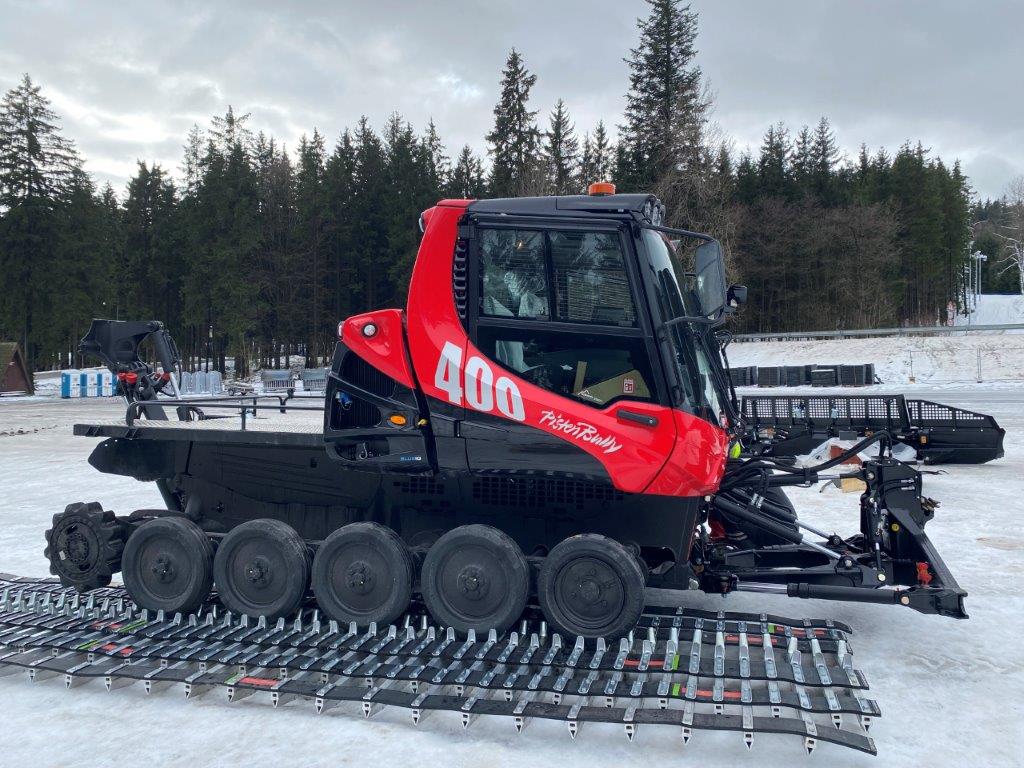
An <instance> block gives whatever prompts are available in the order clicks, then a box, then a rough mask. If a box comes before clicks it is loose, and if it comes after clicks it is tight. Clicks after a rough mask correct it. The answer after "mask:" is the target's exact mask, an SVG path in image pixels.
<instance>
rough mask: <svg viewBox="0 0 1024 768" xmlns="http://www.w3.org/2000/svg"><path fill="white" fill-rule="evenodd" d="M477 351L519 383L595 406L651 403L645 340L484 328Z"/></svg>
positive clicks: (483, 326) (523, 328)
mask: <svg viewBox="0 0 1024 768" xmlns="http://www.w3.org/2000/svg"><path fill="white" fill-rule="evenodd" d="M477 336H478V339H477V346H478V347H479V348H480V351H481V352H483V353H484V354H485V355H486V356H487V357H489V358H490V359H491V360H494V361H495V362H496V363H498V364H499V365H502V366H504V367H505V368H508V369H509V370H510V371H512V372H513V373H515V374H516V375H517V376H518V377H519V378H521V379H525V380H526V381H529V382H530V383H532V384H535V385H537V386H538V387H542V388H544V389H547V390H549V391H551V392H554V393H555V394H556V395H562V396H563V397H571V398H574V399H576V400H580V401H582V402H584V403H587V404H589V405H593V406H598V407H601V406H605V405H607V404H608V403H610V402H612V401H614V400H618V399H621V398H626V399H631V400H650V399H652V398H653V393H652V391H651V387H652V383H653V379H652V376H651V370H650V365H649V363H648V358H647V353H646V351H645V349H644V342H643V339H642V338H640V337H624V336H604V335H600V334H595V333H565V332H559V331H545V330H541V329H539V328H536V327H533V326H527V325H526V324H524V326H523V327H522V328H514V329H513V328H498V327H491V326H487V325H486V324H482V325H481V326H480V327H479V328H478V329H477Z"/></svg>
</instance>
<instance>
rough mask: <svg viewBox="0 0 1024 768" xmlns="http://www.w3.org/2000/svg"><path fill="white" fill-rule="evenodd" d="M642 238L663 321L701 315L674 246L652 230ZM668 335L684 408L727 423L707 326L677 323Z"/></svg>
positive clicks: (718, 367)
mask: <svg viewBox="0 0 1024 768" xmlns="http://www.w3.org/2000/svg"><path fill="white" fill-rule="evenodd" d="M641 237H642V238H643V242H644V245H645V246H646V248H645V250H646V251H647V257H648V259H649V261H650V267H651V269H652V270H653V271H654V276H655V285H656V298H657V302H658V304H659V307H660V310H661V317H662V320H663V321H665V320H671V319H674V318H678V317H697V316H700V315H702V311H701V309H700V307H699V305H698V302H697V299H696V297H695V296H694V294H693V292H692V291H690V290H685V289H684V288H683V286H687V285H688V284H689V283H690V282H691V281H689V280H687V275H686V272H685V271H684V269H683V267H682V265H681V264H680V258H679V253H678V251H677V250H676V247H675V245H674V244H673V243H672V242H671V241H670V240H669V239H668V238H667V237H666V236H665V235H664V234H663V233H661V232H657V231H655V230H651V229H642V230H641ZM691 255H692V254H691ZM669 334H670V336H671V338H672V347H673V358H674V360H673V362H674V364H675V368H676V373H677V375H678V379H679V381H680V383H681V385H682V388H683V391H684V394H685V400H686V401H687V404H688V405H689V406H690V407H691V408H692V409H693V410H695V411H697V412H701V411H703V414H702V415H704V416H705V418H707V420H708V421H712V422H714V423H715V424H719V425H722V424H723V422H724V421H726V420H727V418H726V415H727V412H726V409H725V403H726V402H727V401H728V397H727V395H726V393H725V389H724V384H723V382H724V376H723V375H722V372H721V361H720V360H719V358H718V346H717V343H713V341H714V340H713V338H712V331H711V328H710V326H708V325H697V324H695V323H677V324H674V325H672V326H670V329H669ZM687 352H690V354H689V355H687Z"/></svg>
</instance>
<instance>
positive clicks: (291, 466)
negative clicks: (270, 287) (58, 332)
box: [48, 195, 966, 618]
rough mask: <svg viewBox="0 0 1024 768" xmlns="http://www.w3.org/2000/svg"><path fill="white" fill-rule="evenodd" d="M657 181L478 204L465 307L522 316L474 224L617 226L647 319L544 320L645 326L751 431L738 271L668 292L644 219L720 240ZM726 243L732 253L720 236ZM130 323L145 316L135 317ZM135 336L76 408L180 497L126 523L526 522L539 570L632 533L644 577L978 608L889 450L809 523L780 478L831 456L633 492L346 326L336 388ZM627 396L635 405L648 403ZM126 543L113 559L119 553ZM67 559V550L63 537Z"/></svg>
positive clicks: (683, 377)
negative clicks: (183, 393) (274, 420)
mask: <svg viewBox="0 0 1024 768" xmlns="http://www.w3.org/2000/svg"><path fill="white" fill-rule="evenodd" d="M652 201H654V199H653V198H652V197H649V196H644V195H619V196H612V197H610V198H594V199H592V200H590V201H588V200H586V198H582V199H581V198H537V199H523V200H512V201H507V200H499V201H480V202H478V203H473V204H471V206H469V208H468V209H467V210H468V213H467V214H466V218H465V219H464V220H463V221H464V223H460V225H459V240H457V241H456V257H455V266H454V275H453V278H452V280H453V286H454V288H453V290H454V291H455V295H456V297H457V299H458V302H459V307H460V310H459V311H460V312H461V313H463V314H462V317H461V320H462V322H463V324H464V325H465V327H466V329H467V331H468V332H469V333H470V334H471V339H473V340H474V341H475V340H477V338H478V337H477V336H475V335H473V334H476V333H478V331H479V330H480V329H484V328H497V329H501V328H512V327H514V325H515V324H514V323H512V321H511V320H505V319H502V318H494V317H488V318H483V317H479V316H478V315H477V314H476V313H475V312H474V311H473V309H472V307H473V306H476V305H477V301H476V299H477V296H476V295H475V293H474V291H475V290H476V288H475V287H474V286H476V285H477V284H478V282H479V280H480V277H479V275H478V273H477V272H476V271H475V270H476V267H475V266H474V260H475V258H476V256H475V254H476V251H475V250H474V248H475V246H474V245H473V244H472V237H473V227H474V226H476V225H477V224H480V223H487V224H490V225H491V226H497V225H498V224H500V225H502V226H508V227H511V226H516V225H517V224H519V223H522V224H523V225H524V226H525V225H529V226H531V227H536V228H543V227H545V226H554V225H557V226H558V227H560V228H563V229H569V230H571V229H573V228H581V227H586V228H587V229H588V230H600V231H602V232H612V233H618V235H617V236H618V237H619V238H620V240H621V244H622V248H623V252H624V254H625V256H626V258H625V268H626V270H627V272H628V274H629V281H630V285H631V286H632V289H633V290H634V291H636V293H635V294H634V296H635V305H636V307H637V309H638V317H637V319H636V322H635V323H633V324H632V325H631V326H629V327H625V326H623V327H619V328H616V327H615V326H614V324H611V323H609V324H607V325H602V326H601V327H600V328H599V329H598V330H597V331H595V330H592V329H586V328H583V329H581V328H579V327H562V326H564V325H566V324H560V323H557V322H551V321H550V320H546V319H544V320H539V321H537V322H536V324H535V325H536V327H537V328H538V330H539V332H541V333H544V332H548V330H550V331H551V332H555V331H557V332H559V333H563V334H566V335H568V336H569V337H571V338H573V339H578V341H579V344H580V345H581V346H586V345H587V344H588V343H589V341H588V339H589V338H590V337H593V336H597V335H600V336H601V337H602V338H611V339H613V340H614V343H616V344H633V345H635V346H636V348H638V349H642V350H644V355H645V358H646V360H647V361H649V366H650V370H649V371H646V372H645V373H647V374H649V377H650V378H649V381H650V386H649V389H650V393H651V396H650V399H651V402H652V403H655V404H658V405H663V406H665V407H667V408H672V409H677V410H681V411H685V412H686V413H687V414H689V415H691V416H695V417H697V418H698V419H703V420H704V421H706V422H707V423H710V424H713V425H715V426H716V427H717V426H718V425H719V424H723V425H725V424H728V425H730V429H731V430H732V431H733V433H734V434H735V436H736V437H739V435H741V434H742V433H743V431H744V425H743V418H742V414H741V412H740V409H739V404H738V402H737V401H736V399H735V395H734V393H733V392H732V391H731V386H730V382H729V380H728V374H727V373H726V369H725V367H724V366H723V364H722V359H721V349H720V340H719V339H718V337H716V335H715V327H716V324H717V322H718V321H719V320H720V319H721V318H722V316H724V315H725V314H727V313H728V312H729V311H731V310H732V309H734V308H735V304H736V303H737V301H738V300H739V298H740V297H741V296H742V295H743V290H742V289H741V288H740V287H738V286H737V287H734V288H733V289H730V290H729V294H728V297H729V302H728V304H727V303H726V297H725V295H724V294H725V287H724V285H723V287H722V292H723V297H722V306H720V307H717V308H716V309H715V312H714V313H709V312H707V311H705V310H706V306H705V305H703V304H701V303H700V302H699V301H698V299H697V298H696V296H694V297H689V296H686V297H680V298H678V299H675V300H674V301H675V305H673V300H671V297H669V298H666V296H665V295H661V294H659V290H660V288H659V285H658V284H657V283H656V282H655V279H654V275H655V270H654V269H650V270H648V269H642V268H641V265H642V264H643V263H644V262H643V261H642V260H641V259H642V258H644V257H645V248H646V246H645V245H644V244H643V240H642V236H641V235H642V232H641V230H644V229H646V230H654V231H658V232H662V233H665V234H670V235H673V236H680V237H684V238H685V237H692V238H694V239H696V240H698V241H700V242H702V243H707V242H712V243H713V242H714V241H712V240H711V238H709V237H707V236H705V235H699V234H697V233H690V232H686V231H682V230H668V229H664V228H661V227H660V226H659V225H658V222H659V221H660V216H658V217H652V216H651V213H652V210H653V211H657V209H656V208H653V209H652ZM588 205H589V207H587V206H588ZM467 243H468V244H467ZM716 245H717V244H716ZM460 248H462V251H461V252H460ZM460 253H461V254H462V255H461V256H460ZM717 258H718V263H719V265H721V256H720V253H718V254H717ZM460 259H462V261H461V262H460ZM720 268H721V269H723V273H724V268H722V267H721V266H720ZM460 270H461V272H460ZM460 291H461V298H459V297H460ZM467 306H469V309H468V310H466V307H467ZM711 314H714V315H715V317H709V315H711ZM410 322H411V321H410ZM154 325H155V326H156V327H157V328H160V327H159V324H154ZM100 329H103V330H102V331H101V330H100ZM124 330H125V334H126V335H130V334H129V332H130V331H135V330H137V329H135V328H128V327H125V329H124ZM90 337H92V338H103V339H106V340H107V343H109V344H111V345H115V344H116V343H117V340H118V337H119V333H118V326H117V323H115V322H114V321H101V320H97V321H94V330H93V331H92V332H90ZM133 343H134V346H133V347H132V349H133V350H134V353H133V354H134V358H133V359H132V360H130V361H127V362H126V361H122V360H119V359H115V360H113V362H114V364H115V365H112V366H111V367H112V369H114V370H116V371H117V372H120V373H124V372H125V371H124V369H125V366H128V368H130V370H131V371H132V372H138V373H137V376H138V384H136V385H132V386H129V382H128V381H127V380H122V391H123V394H124V395H125V397H126V400H127V401H128V403H129V405H128V413H127V416H126V419H125V423H123V424H120V423H107V424H78V425H76V426H75V434H77V435H82V436H87V437H102V438H105V440H104V441H103V442H102V443H100V444H99V445H98V446H97V447H96V449H95V450H94V452H93V454H92V456H91V457H90V463H91V464H92V465H93V466H94V467H96V468H97V469H98V470H100V471H101V472H106V473H111V474H119V475H126V476H130V477H135V478H137V479H139V480H143V481H155V482H156V483H157V485H158V486H159V488H160V490H161V493H162V496H163V498H164V501H165V503H166V507H167V509H166V510H156V511H154V510H140V511H139V512H137V513H135V514H133V516H132V517H129V518H125V519H122V518H118V522H117V523H116V525H120V526H122V527H123V528H124V529H125V530H124V531H123V537H124V538H128V537H129V536H130V535H131V534H132V531H133V530H134V529H135V528H137V527H138V526H139V525H143V526H144V524H145V521H146V520H149V519H152V518H153V517H159V516H161V515H171V516H181V517H184V518H187V519H189V520H190V521H192V522H193V523H195V525H197V526H199V527H200V528H201V529H202V531H204V532H205V534H206V535H207V536H208V537H209V539H210V540H211V541H212V543H213V545H214V547H215V548H216V547H218V546H220V544H219V542H222V540H223V539H224V537H226V536H230V534H231V532H232V531H233V530H235V529H238V528H239V527H240V526H242V525H243V524H245V523H247V522H249V521H257V520H265V519H270V520H276V521H281V522H283V523H286V524H287V525H288V526H290V527H291V529H293V530H294V531H295V532H297V533H298V536H299V537H301V540H302V541H303V542H304V544H305V546H306V547H307V548H308V550H310V551H312V552H316V551H317V549H318V547H320V546H321V544H322V542H324V541H325V539H327V538H328V537H329V536H330V535H331V534H332V533H333V532H336V531H338V530H341V529H343V528H345V527H346V526H349V525H350V524H352V523H359V522H373V523H378V524H380V525H382V526H386V527H387V528H388V529H390V530H391V531H393V532H395V533H396V534H397V535H398V536H399V537H400V538H401V540H402V541H403V542H404V545H405V546H406V547H408V548H409V549H410V550H411V552H412V554H413V557H414V558H415V560H416V562H417V564H422V563H423V562H424V561H425V560H426V559H429V556H430V555H429V552H430V551H431V546H432V545H433V544H434V542H435V541H437V540H438V539H439V537H442V538H443V537H444V535H446V534H447V533H449V532H452V531H453V530H455V529H458V528H459V526H463V525H467V524H469V525H480V526H487V527H489V528H491V529H494V530H496V531H499V532H501V534H502V535H503V536H508V537H510V538H511V539H512V540H513V541H514V543H515V545H516V546H517V547H518V548H519V549H520V550H521V551H522V554H524V555H525V556H526V558H527V559H528V560H529V562H530V566H531V568H532V569H533V571H534V576H533V578H532V579H531V583H535V582H536V580H537V578H538V576H537V572H538V569H540V571H541V572H542V571H543V563H544V560H545V558H546V557H547V555H548V554H549V553H551V552H552V551H553V550H555V549H556V548H557V547H558V546H561V545H562V544H564V543H565V542H566V541H567V540H569V539H572V538H573V537H575V536H577V535H578V534H588V535H598V536H603V537H607V538H608V539H611V540H614V541H615V542H618V544H616V546H619V545H621V546H622V547H624V548H625V549H622V550H621V556H622V557H627V558H628V557H629V556H628V555H627V554H626V553H627V552H628V553H631V555H632V558H630V559H631V560H632V559H635V561H636V562H637V563H638V564H639V565H640V567H641V568H642V571H643V573H642V575H641V576H638V577H637V578H640V579H641V581H640V584H641V589H640V591H641V592H642V585H643V584H646V585H647V586H652V587H669V588H676V589H702V590H704V591H707V592H714V593H723V594H724V593H728V592H731V591H734V590H748V591H760V592H775V593H779V594H787V595H790V596H795V597H805V598H806V597H818V598H826V599H842V600H857V601H864V602H877V603H898V604H903V605H907V606H910V607H913V608H915V609H917V610H920V611H923V612H929V613H939V614H942V615H948V616H954V617H958V618H965V617H966V613H965V612H964V609H963V598H964V596H965V595H966V593H965V592H964V591H963V590H961V589H960V588H959V586H958V585H957V584H956V581H955V579H954V578H953V577H952V575H951V574H950V573H949V571H948V570H947V569H946V568H945V566H944V565H943V563H942V561H941V558H939V556H938V554H937V553H936V552H935V550H934V548H933V547H932V545H931V543H930V542H929V540H928V537H927V536H926V535H925V534H924V531H923V527H924V524H925V523H926V522H927V520H928V519H929V518H930V517H931V515H932V512H933V509H934V504H933V503H932V502H931V501H930V500H928V499H927V498H925V497H923V496H922V494H921V480H920V475H919V474H918V473H916V472H915V471H914V470H913V469H911V468H909V467H907V466H905V465H903V464H900V463H899V462H896V461H894V460H892V459H890V458H885V457H884V456H882V455H880V457H879V459H878V460H876V461H872V462H867V463H866V464H865V466H864V467H863V468H862V469H860V470H857V472H856V474H857V475H858V476H859V477H861V479H863V480H864V481H865V483H866V491H865V493H864V494H863V496H862V498H861V504H860V507H861V510H860V517H861V526H860V528H861V530H860V532H859V533H858V534H855V535H854V536H852V537H849V538H845V539H844V538H840V537H839V536H836V535H834V534H827V533H823V532H819V531H815V529H813V528H810V527H809V526H806V525H804V524H803V523H801V522H800V521H799V520H798V519H797V516H796V514H795V512H794V511H793V508H792V505H790V504H789V502H788V500H787V499H786V497H785V494H784V493H783V492H782V488H784V487H785V486H788V485H807V484H809V483H812V482H814V481H816V480H817V479H818V470H820V471H825V470H827V469H830V468H831V467H832V466H834V465H833V464H828V465H822V466H821V467H819V468H812V469H808V470H795V469H792V468H788V467H785V466H780V465H776V464H774V463H773V462H772V461H771V460H770V459H768V458H764V457H744V458H737V459H734V460H731V461H730V462H729V464H728V466H727V467H726V470H725V477H724V478H723V480H722V484H721V487H720V488H718V490H717V492H715V493H712V494H707V495H691V496H680V495H676V496H673V495H654V494H640V493H626V492H623V491H621V490H618V489H617V488H616V486H615V484H613V482H612V481H611V479H610V477H609V473H608V471H607V470H606V466H605V465H602V463H601V462H599V461H598V460H596V459H595V458H594V456H593V455H592V454H591V453H588V452H586V451H584V450H583V449H581V448H579V447H578V446H577V445H574V444H572V443H571V442H569V441H566V440H564V439H560V438H558V437H556V436H553V435H552V434H549V433H547V432H544V431H541V430H539V429H536V428H534V427H532V426H530V425H528V424H524V423H515V422H512V421H510V420H508V419H501V418H498V417H496V416H494V415H490V414H487V413H483V412H478V411H473V410H471V409H469V408H465V407H458V406H453V405H449V404H446V403H443V402H441V401H439V400H438V399H437V398H436V397H427V396H426V395H425V394H424V387H423V386H422V382H419V383H418V384H414V385H413V386H406V385H404V384H402V383H400V382H399V381H397V380H395V379H394V378H392V377H390V376H388V375H386V374H384V373H382V372H381V371H380V370H377V369H376V368H374V367H373V366H371V365H369V364H367V363H366V361H365V360H363V359H362V358H361V357H360V356H359V355H357V354H356V353H355V352H354V351H353V350H352V349H351V348H350V346H349V345H346V344H345V343H344V342H341V343H339V344H338V346H337V349H336V351H335V355H334V359H333V363H332V370H331V373H330V376H329V381H328V387H327V392H326V396H325V398H324V400H323V401H322V403H321V402H318V401H315V400H313V399H305V398H293V399H289V398H278V399H277V402H274V400H273V399H269V400H268V399H266V398H259V397H235V398H219V399H209V400H198V399H194V400H180V399H163V400H161V399H158V395H159V394H160V391H161V389H162V387H160V385H159V381H163V380H165V376H164V374H165V373H166V371H167V370H169V369H170V368H172V367H173V366H174V364H176V360H167V361H162V363H163V365H162V367H163V369H164V370H163V371H161V372H159V373H158V372H153V371H152V369H149V368H148V366H146V365H145V363H143V362H142V360H141V358H139V356H138V341H135V342H133ZM92 351H95V350H92ZM164 351H165V352H166V353H167V354H168V355H170V353H171V349H165V350H164ZM172 356H173V355H172ZM119 378H120V377H119ZM164 409H168V410H170V409H173V410H174V413H175V414H176V416H177V417H178V418H177V420H176V421H171V420H167V419H166V416H165V418H164V419H161V415H164V414H163V410H164ZM309 410H313V411H316V412H320V411H322V417H321V416H320V415H319V414H318V413H314V414H313V415H312V416H310V417H309V418H307V419H306V420H305V421H304V422H302V423H301V424H298V425H297V426H293V427H290V428H288V429H275V430H268V429H266V428H264V426H263V425H261V423H260V420H259V418H258V417H259V416H260V414H261V413H265V412H267V411H270V412H273V413H276V412H278V411H281V412H288V411H291V412H293V413H294V414H296V415H297V416H300V417H301V416H302V415H303V411H309ZM624 410H626V414H625V415H626V417H628V418H633V419H646V418H648V417H646V416H643V414H636V413H633V414H630V413H629V411H628V409H624ZM155 411H159V412H160V414H157V413H155ZM226 415H230V416H231V417H232V418H230V419H229V418H225V416H226ZM236 416H240V417H241V422H240V423H239V422H238V421H236V420H235V417H236ZM313 419H316V420H315V421H314V420H313ZM887 438H888V435H887V433H884V432H880V433H877V434H876V435H875V436H873V437H871V438H868V440H867V441H866V442H865V443H864V444H863V445H861V446H859V448H861V449H864V448H867V447H868V446H869V445H873V444H875V443H877V444H878V445H880V446H882V447H884V446H885V443H886V440H887ZM712 521H718V522H720V523H724V524H727V525H728V526H729V527H730V528H731V529H732V530H734V531H738V532H739V533H741V534H742V535H743V536H744V537H745V539H746V543H745V544H744V545H742V546H737V545H735V542H730V541H726V540H722V539H716V538H715V537H714V536H712V535H711V533H710V532H709V528H708V526H707V525H705V524H709V523H711V522H712ZM108 523H109V524H110V525H115V523H114V522H113V521H111V520H108V521H106V523H105V524H108ZM55 526H56V519H55ZM140 530H141V529H140ZM804 530H811V531H813V532H815V533H816V534H819V535H822V537H823V542H822V543H821V544H817V543H814V542H811V541H809V540H808V539H806V538H805V536H804V534H803V533H802V531H804ZM108 535H109V534H108ZM121 535H122V533H118V534H117V536H121ZM115 538H116V537H115ZM49 551H50V550H48V552H49ZM616 551H620V550H616ZM110 559H111V562H114V561H116V553H113V554H111V558H110ZM51 562H52V563H54V564H55V565H54V567H55V568H57V569H58V570H59V567H60V566H59V563H56V562H55V561H54V559H53V553H52V552H51ZM115 565H116V563H115ZM417 567H419V566H418V565H417ZM922 568H923V570H922ZM55 572H56V571H55ZM880 586H884V587H889V586H893V587H896V586H898V587H899V588H898V589H878V587H880ZM638 599H640V600H642V595H641V597H639V598H638ZM542 602H543V600H542Z"/></svg>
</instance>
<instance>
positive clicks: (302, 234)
mask: <svg viewBox="0 0 1024 768" xmlns="http://www.w3.org/2000/svg"><path fill="white" fill-rule="evenodd" d="M325 162H326V149H325V145H324V138H323V136H322V135H321V134H320V132H319V131H318V130H316V129H314V130H313V136H312V137H311V138H307V137H306V136H303V137H302V138H301V139H300V140H299V151H298V156H297V168H296V174H295V230H296V232H295V245H296V247H297V248H298V251H299V253H300V254H301V255H302V262H303V264H304V267H305V268H304V269H303V272H302V274H303V275H304V276H305V281H304V283H305V285H304V286H303V292H304V297H303V298H304V299H305V301H304V303H305V305H306V307H307V310H308V311H307V312H306V323H305V329H304V331H305V332H304V333H303V336H304V338H305V339H306V345H305V346H306V365H308V366H310V367H315V366H317V365H319V362H320V358H322V357H326V355H327V353H328V349H327V346H326V343H327V341H326V339H325V331H326V329H327V328H328V327H329V326H330V325H331V323H329V322H327V320H326V318H325V317H324V314H323V309H324V301H323V296H324V292H325V272H326V266H327V259H326V254H325V232H324V228H325V226H326V220H327V201H326V199H325V197H324V189H323V177H324V170H325V167H324V166H325Z"/></svg>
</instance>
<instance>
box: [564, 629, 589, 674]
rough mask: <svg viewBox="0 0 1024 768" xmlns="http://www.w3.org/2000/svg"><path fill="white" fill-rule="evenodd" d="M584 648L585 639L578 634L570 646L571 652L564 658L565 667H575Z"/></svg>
mask: <svg viewBox="0 0 1024 768" xmlns="http://www.w3.org/2000/svg"><path fill="white" fill-rule="evenodd" d="M585 648H586V641H585V640H584V639H583V636H582V635H580V636H579V637H577V638H576V643H575V645H573V647H572V653H570V654H569V658H568V659H566V661H565V665H566V666H567V667H575V666H576V665H577V664H579V661H580V658H581V657H582V656H583V651H584V649H585Z"/></svg>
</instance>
